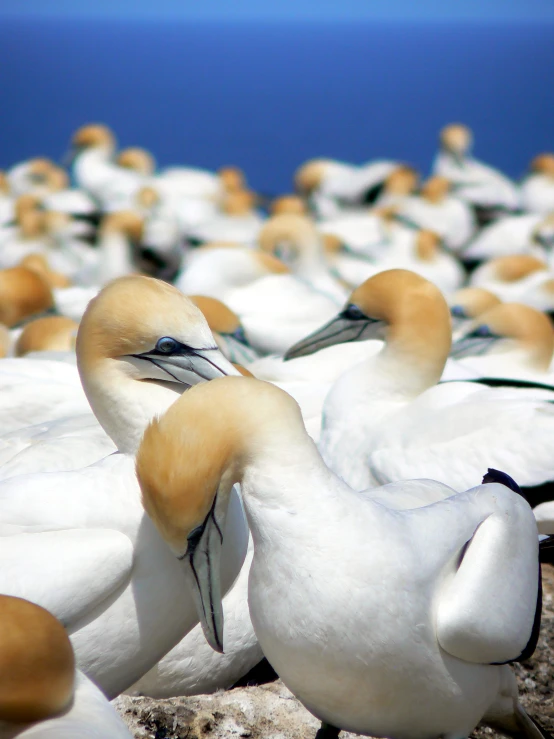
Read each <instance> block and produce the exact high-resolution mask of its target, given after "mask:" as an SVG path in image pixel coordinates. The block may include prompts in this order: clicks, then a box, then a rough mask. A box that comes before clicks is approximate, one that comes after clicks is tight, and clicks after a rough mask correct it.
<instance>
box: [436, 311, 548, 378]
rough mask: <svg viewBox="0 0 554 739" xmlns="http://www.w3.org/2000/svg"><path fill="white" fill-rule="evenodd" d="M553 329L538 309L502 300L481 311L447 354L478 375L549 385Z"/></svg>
mask: <svg viewBox="0 0 554 739" xmlns="http://www.w3.org/2000/svg"><path fill="white" fill-rule="evenodd" d="M553 353H554V329H553V327H552V322H551V321H550V319H549V318H548V317H547V316H546V315H545V314H544V313H541V311H538V310H535V309H534V308H531V307H530V306H528V305H523V304H522V303H502V304H500V305H497V306H495V307H494V308H491V309H490V310H487V311H485V312H484V313H481V314H480V315H479V316H478V318H477V319H476V320H474V321H473V322H472V323H471V324H470V325H469V326H468V327H467V328H466V330H465V331H464V332H463V333H462V334H461V335H460V336H459V337H458V338H457V340H456V341H455V342H454V344H453V345H452V350H451V352H450V356H451V357H454V358H455V359H458V360H461V361H462V364H463V365H464V366H467V367H470V368H471V369H472V370H475V371H476V372H478V373H479V375H480V376H481V377H487V378H489V377H498V378H505V379H508V378H509V379H512V378H513V379H521V380H528V381H530V382H538V383H543V384H546V385H552V386H553V390H554V376H553V375H551V374H549V369H550V365H551V363H552V355H553Z"/></svg>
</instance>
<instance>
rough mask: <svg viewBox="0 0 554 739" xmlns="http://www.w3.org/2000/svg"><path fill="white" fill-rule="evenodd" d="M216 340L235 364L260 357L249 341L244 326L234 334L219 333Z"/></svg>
mask: <svg viewBox="0 0 554 739" xmlns="http://www.w3.org/2000/svg"><path fill="white" fill-rule="evenodd" d="M216 341H217V343H218V345H219V347H220V349H221V351H222V352H223V353H224V354H225V356H226V357H227V358H228V359H229V360H230V361H231V362H234V363H235V364H250V362H253V361H254V360H255V359H258V353H257V352H256V350H255V349H254V348H253V347H252V346H250V344H249V343H248V339H247V338H246V336H245V334H244V329H242V328H238V329H237V330H236V331H234V332H233V333H232V334H218V335H217V338H216Z"/></svg>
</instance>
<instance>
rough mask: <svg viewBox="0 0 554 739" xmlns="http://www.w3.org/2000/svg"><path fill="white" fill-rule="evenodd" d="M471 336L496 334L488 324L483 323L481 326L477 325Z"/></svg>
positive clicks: (484, 336)
mask: <svg viewBox="0 0 554 739" xmlns="http://www.w3.org/2000/svg"><path fill="white" fill-rule="evenodd" d="M471 336H475V337H479V338H486V337H488V336H494V334H493V333H492V331H491V330H490V328H489V327H488V326H487V325H486V324H484V323H483V324H482V325H481V326H477V328H475V329H474V330H473V331H472V332H471Z"/></svg>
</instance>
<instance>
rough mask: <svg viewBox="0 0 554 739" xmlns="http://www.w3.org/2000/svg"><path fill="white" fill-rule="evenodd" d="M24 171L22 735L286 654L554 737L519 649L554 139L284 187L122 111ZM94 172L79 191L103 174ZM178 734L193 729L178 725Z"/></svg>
mask: <svg viewBox="0 0 554 739" xmlns="http://www.w3.org/2000/svg"><path fill="white" fill-rule="evenodd" d="M71 143H72V164H71V171H70V173H68V172H67V171H66V170H65V169H63V168H61V167H59V166H57V165H56V164H54V163H53V162H51V161H49V160H48V159H44V158H37V159H32V160H28V161H24V162H21V163H18V164H15V165H14V166H13V167H12V168H11V169H9V170H7V171H6V172H4V173H1V174H0V356H2V360H1V361H0V549H1V562H2V567H1V568H0V736H1V737H3V738H5V739H7V738H8V737H10V738H11V737H21V738H22V739H23V738H25V739H27V738H31V737H33V738H34V737H37V738H39V737H46V738H47V737H50V738H52V739H60V738H61V737H67V738H68V739H74V738H76V737H80V738H82V739H87V738H89V739H92V738H93V737H94V738H95V739H120V738H121V739H123V737H130V736H131V734H130V733H129V729H128V728H127V726H126V725H125V724H124V722H123V720H122V719H121V717H120V716H119V715H118V713H117V711H116V709H115V708H114V706H113V705H112V704H111V703H110V702H109V701H110V700H112V699H114V698H115V697H117V696H119V695H120V694H122V693H130V694H131V695H132V694H135V695H136V694H139V695H145V696H151V697H153V698H162V697H169V696H185V695H188V696H192V695H199V694H203V693H211V692H214V691H217V690H220V689H226V688H229V687H231V686H232V685H233V684H235V683H236V681H237V680H239V679H240V678H241V677H243V676H244V675H245V674H246V673H248V672H249V671H250V670H251V669H252V668H253V667H254V666H255V665H257V664H258V663H259V662H260V660H262V658H264V657H265V658H266V659H267V660H268V661H269V663H270V665H271V666H272V667H273V668H274V670H275V671H276V672H277V674H278V675H279V677H280V678H281V679H282V681H283V682H284V684H285V685H286V686H287V688H288V689H289V690H290V691H291V692H292V693H293V694H294V696H296V697H297V698H298V700H299V701H300V702H301V703H302V704H303V705H304V706H305V707H306V709H308V711H310V712H311V713H312V714H313V715H314V716H315V717H316V718H317V719H318V720H319V721H321V728H320V729H319V731H318V732H317V737H318V739H332V738H333V737H337V736H338V734H339V732H340V731H342V730H344V731H349V732H354V733H357V734H362V735H367V736H373V737H390V738H391V739H439V738H440V739H463V737H467V736H468V735H469V734H470V733H471V732H472V731H473V730H474V728H475V727H476V726H477V725H478V724H479V723H481V722H482V723H483V724H485V725H487V726H489V727H492V728H493V729H495V730H497V731H499V732H501V733H504V734H507V735H511V736H513V737H519V738H520V739H521V738H522V737H525V738H527V739H541V737H542V739H545V738H546V737H549V736H550V734H548V731H547V730H546V728H544V725H543V720H542V718H541V716H540V715H536V716H531V715H529V714H528V713H527V712H526V711H525V710H524V708H523V707H522V705H521V703H520V700H519V698H518V688H517V683H516V680H515V677H514V673H513V670H512V664H511V663H514V662H517V661H521V660H525V659H527V658H529V657H530V655H532V654H533V651H534V649H535V647H536V645H537V640H538V638H539V634H540V628H541V622H540V616H541V580H540V561H546V560H547V558H548V555H549V547H550V546H551V539H550V538H549V536H550V535H552V534H554V500H553V499H554V374H553V369H552V358H553V352H554V330H553V326H552V323H551V319H550V315H551V314H552V311H554V255H553V248H554V154H548V153H543V154H539V155H538V156H536V157H535V158H534V159H533V161H532V162H531V163H530V167H529V171H528V173H527V174H526V175H525V176H524V177H523V179H522V180H521V181H519V182H517V183H516V182H514V181H512V180H511V179H509V178H508V177H506V176H505V175H504V174H502V173H500V172H499V171H497V170H496V169H494V168H492V167H490V166H488V165H486V164H484V163H483V162H481V161H479V160H478V159H476V158H474V157H473V155H472V153H471V150H472V134H471V131H470V130H469V129H468V128H467V127H466V126H464V125H461V124H452V125H449V126H446V127H445V128H444V129H443V130H442V131H441V133H440V138H439V148H438V153H437V155H436V158H435V160H434V162H433V164H432V171H431V175H430V176H429V177H428V178H427V179H425V180H423V181H421V180H420V175H419V173H418V172H417V171H416V170H415V169H413V168H412V167H410V166H408V165H407V164H405V163H402V162H398V161H393V160H376V161H370V162H368V163H366V164H362V165H353V164H348V163H345V162H339V161H335V160H331V159H318V160H312V161H309V162H306V163H304V164H303V165H301V166H300V167H299V168H298V169H297V171H296V172H295V173H294V187H291V193H287V194H282V195H281V196H279V197H274V198H269V197H267V196H261V195H259V194H257V193H255V192H253V191H252V190H251V189H249V187H248V183H247V180H246V177H245V175H244V173H243V172H242V171H241V170H240V169H239V168H237V167H224V168H222V169H220V170H219V171H217V172H210V171H205V170H200V169H194V168H187V167H184V166H183V167H172V168H168V169H162V170H159V169H157V168H156V165H155V161H154V158H153V156H152V155H151V154H150V153H149V152H147V151H145V150H144V149H139V148H134V149H126V150H123V151H118V149H117V145H116V139H115V136H114V134H113V133H112V132H111V131H110V130H109V128H107V127H106V126H104V125H100V124H93V125H86V126H84V127H82V128H80V129H79V130H78V131H77V132H76V133H75V134H74V135H73V138H72V142H71ZM70 182H71V184H70ZM164 736H165V735H164Z"/></svg>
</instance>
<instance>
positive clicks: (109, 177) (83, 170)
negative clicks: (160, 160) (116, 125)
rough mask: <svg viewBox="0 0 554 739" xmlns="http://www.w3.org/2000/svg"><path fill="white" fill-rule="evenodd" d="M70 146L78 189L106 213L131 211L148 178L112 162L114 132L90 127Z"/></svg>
mask: <svg viewBox="0 0 554 739" xmlns="http://www.w3.org/2000/svg"><path fill="white" fill-rule="evenodd" d="M71 145H72V149H73V154H72V158H73V176H74V178H75V181H76V183H77V185H78V187H79V188H82V189H83V190H85V191H86V192H87V193H89V194H90V195H91V196H92V197H93V198H94V199H95V200H96V201H97V202H99V203H100V205H101V208H102V210H104V211H106V210H107V211H112V210H124V209H127V208H129V207H130V206H131V203H132V202H133V198H134V196H135V194H136V192H137V191H138V190H139V189H140V188H141V187H142V186H143V185H144V184H146V179H147V178H146V177H145V176H144V175H142V174H140V173H138V172H134V171H131V170H130V169H128V168H127V167H121V166H119V165H118V164H116V163H115V162H114V161H113V156H114V153H115V147H116V141H115V136H114V134H113V132H112V131H111V130H110V129H109V128H108V127H107V126H105V125H103V124H100V123H92V124H88V125H86V126H82V127H81V128H79V129H78V130H77V131H76V132H75V133H74V134H73V137H72V139H71Z"/></svg>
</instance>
